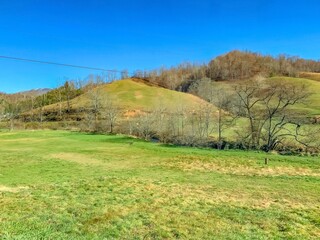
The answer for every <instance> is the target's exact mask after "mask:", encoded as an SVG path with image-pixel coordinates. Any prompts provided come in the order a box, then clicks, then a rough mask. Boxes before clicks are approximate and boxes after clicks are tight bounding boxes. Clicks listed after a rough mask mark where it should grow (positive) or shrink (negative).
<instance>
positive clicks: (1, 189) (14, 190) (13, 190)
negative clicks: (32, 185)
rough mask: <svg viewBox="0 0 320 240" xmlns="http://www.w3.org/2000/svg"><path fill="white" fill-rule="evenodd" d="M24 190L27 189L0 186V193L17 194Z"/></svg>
mask: <svg viewBox="0 0 320 240" xmlns="http://www.w3.org/2000/svg"><path fill="white" fill-rule="evenodd" d="M25 189H28V187H7V186H3V185H0V192H10V193H17V192H20V191H22V190H25Z"/></svg>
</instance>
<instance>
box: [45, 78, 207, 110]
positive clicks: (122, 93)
mask: <svg viewBox="0 0 320 240" xmlns="http://www.w3.org/2000/svg"><path fill="white" fill-rule="evenodd" d="M93 92H97V93H98V94H99V96H100V98H101V102H103V101H104V100H105V99H106V98H107V97H109V98H111V99H112V100H113V101H114V103H115V104H116V105H118V106H119V107H120V108H122V109H124V110H127V111H129V110H142V111H149V110H152V109H155V108H156V107H160V106H161V107H164V108H166V109H168V110H174V109H176V108H177V107H179V106H187V107H189V108H190V109H192V108H198V107H199V106H200V105H201V104H204V103H206V102H205V101H204V100H202V99H200V98H199V97H196V96H194V95H192V94H187V93H182V92H176V91H172V90H169V89H166V88H162V87H159V86H155V85H150V84H146V83H144V82H142V81H140V80H138V79H124V80H119V81H115V82H112V83H109V84H104V85H102V86H99V87H97V88H96V89H93V90H91V91H89V92H87V93H84V94H82V95H80V96H79V97H76V98H74V99H73V100H71V108H73V109H79V108H81V107H90V105H91V104H92V95H93V94H94V93H93ZM66 106H67V105H66V103H63V108H66ZM58 107H59V104H54V105H49V106H46V108H45V109H46V110H47V111H50V110H54V109H55V110H56V109H57V108H58Z"/></svg>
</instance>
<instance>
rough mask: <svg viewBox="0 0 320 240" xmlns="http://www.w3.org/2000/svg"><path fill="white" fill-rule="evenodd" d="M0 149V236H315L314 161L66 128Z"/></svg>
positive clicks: (319, 180)
mask: <svg viewBox="0 0 320 240" xmlns="http://www.w3.org/2000/svg"><path fill="white" fill-rule="evenodd" d="M0 146H1V148H0V213H1V214H0V239H114V238H116V239H172V238H182V239H319V238H320V159H319V158H308V157H291V156H279V155H266V154H264V153H256V152H245V151H231V150H230V151H216V150H203V149H202V150H201V149H195V148H182V147H173V146H164V145H160V144H155V143H147V142H144V141H141V140H137V139H132V138H129V137H126V136H105V135H89V134H82V133H76V132H64V131H21V132H13V133H10V132H2V133H0ZM265 157H269V158H270V164H269V165H268V166H266V165H264V158H265Z"/></svg>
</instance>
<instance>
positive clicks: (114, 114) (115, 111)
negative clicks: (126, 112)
mask: <svg viewBox="0 0 320 240" xmlns="http://www.w3.org/2000/svg"><path fill="white" fill-rule="evenodd" d="M103 111H104V116H105V118H106V120H107V123H108V125H109V133H113V132H114V127H115V124H116V122H117V120H118V117H119V115H120V113H121V111H120V108H119V107H118V106H117V105H116V103H115V101H114V100H113V99H112V98H111V97H110V96H106V97H105V98H104V100H103Z"/></svg>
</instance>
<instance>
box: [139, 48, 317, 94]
mask: <svg viewBox="0 0 320 240" xmlns="http://www.w3.org/2000/svg"><path fill="white" fill-rule="evenodd" d="M300 72H320V61H315V60H308V59H303V58H299V57H296V56H288V55H286V54H280V55H278V56H277V57H273V56H270V55H262V54H260V53H255V52H250V51H238V50H235V51H231V52H229V53H227V54H224V55H221V56H218V57H216V58H214V59H213V60H211V61H210V62H209V63H208V64H191V63H184V64H180V65H178V66H177V67H172V68H160V69H157V70H153V71H149V72H147V71H136V73H135V77H140V78H145V79H148V80H149V81H150V82H152V83H155V84H157V85H160V86H162V87H165V88H168V89H171V90H178V91H183V92H189V88H190V86H192V85H193V84H194V83H195V82H197V81H198V80H199V79H202V78H209V79H211V80H213V81H237V80H246V79H250V78H253V77H256V76H258V75H260V76H262V77H272V76H290V77H297V76H299V73H300Z"/></svg>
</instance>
